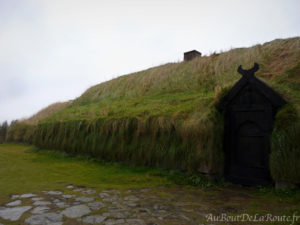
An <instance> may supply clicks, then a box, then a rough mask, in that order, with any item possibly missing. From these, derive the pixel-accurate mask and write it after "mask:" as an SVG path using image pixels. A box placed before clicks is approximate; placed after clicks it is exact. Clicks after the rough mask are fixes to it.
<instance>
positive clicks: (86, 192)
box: [81, 189, 96, 195]
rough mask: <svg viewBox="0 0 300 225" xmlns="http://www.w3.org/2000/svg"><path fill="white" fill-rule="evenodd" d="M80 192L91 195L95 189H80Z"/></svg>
mask: <svg viewBox="0 0 300 225" xmlns="http://www.w3.org/2000/svg"><path fill="white" fill-rule="evenodd" d="M81 193H82V194H88V195H91V194H95V193H96V191H95V190H91V189H88V190H84V191H82V192H81Z"/></svg>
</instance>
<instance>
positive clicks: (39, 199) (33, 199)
mask: <svg viewBox="0 0 300 225" xmlns="http://www.w3.org/2000/svg"><path fill="white" fill-rule="evenodd" d="M43 199H44V198H32V199H31V200H32V201H41V200H43Z"/></svg>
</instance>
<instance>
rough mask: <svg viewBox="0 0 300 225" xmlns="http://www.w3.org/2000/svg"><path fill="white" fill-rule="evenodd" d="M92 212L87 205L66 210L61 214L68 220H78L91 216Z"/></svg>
mask: <svg viewBox="0 0 300 225" xmlns="http://www.w3.org/2000/svg"><path fill="white" fill-rule="evenodd" d="M90 212H91V210H90V209H89V207H87V206H86V205H76V206H72V207H70V208H67V209H65V210H64V211H62V212H61V214H62V215H64V216H66V217H68V218H78V217H82V216H85V215H87V214H89V213H90Z"/></svg>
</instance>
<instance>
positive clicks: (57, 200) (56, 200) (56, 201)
mask: <svg viewBox="0 0 300 225" xmlns="http://www.w3.org/2000/svg"><path fill="white" fill-rule="evenodd" d="M52 202H53V203H59V202H61V201H60V199H53V200H52Z"/></svg>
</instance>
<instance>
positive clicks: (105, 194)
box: [99, 192, 109, 198]
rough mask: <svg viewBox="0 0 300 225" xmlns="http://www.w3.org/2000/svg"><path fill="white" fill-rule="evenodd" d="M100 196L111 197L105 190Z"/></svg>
mask: <svg viewBox="0 0 300 225" xmlns="http://www.w3.org/2000/svg"><path fill="white" fill-rule="evenodd" d="M99 196H100V197H101V198H108V197H109V194H108V193H105V192H100V193H99Z"/></svg>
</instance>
